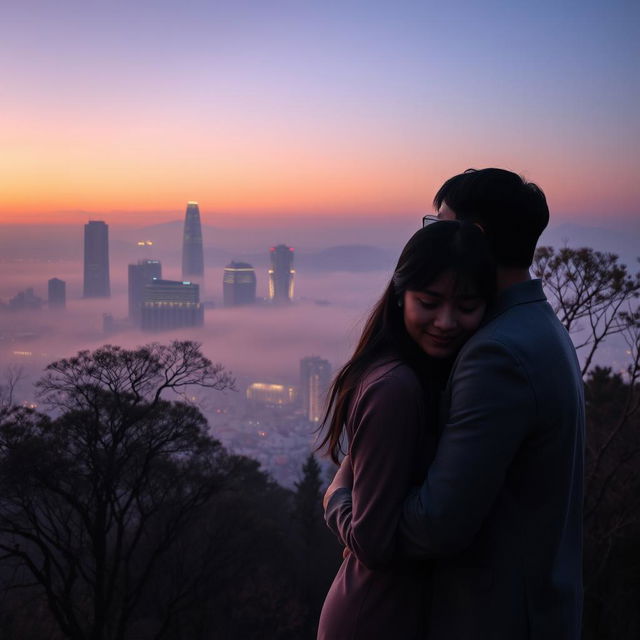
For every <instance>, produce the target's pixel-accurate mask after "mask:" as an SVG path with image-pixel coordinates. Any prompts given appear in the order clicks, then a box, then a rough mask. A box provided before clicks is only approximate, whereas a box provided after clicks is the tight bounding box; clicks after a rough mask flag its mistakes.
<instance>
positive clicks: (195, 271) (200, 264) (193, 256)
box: [182, 202, 204, 280]
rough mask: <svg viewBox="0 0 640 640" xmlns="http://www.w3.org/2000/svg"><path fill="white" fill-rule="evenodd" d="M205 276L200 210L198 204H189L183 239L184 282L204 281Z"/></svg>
mask: <svg viewBox="0 0 640 640" xmlns="http://www.w3.org/2000/svg"><path fill="white" fill-rule="evenodd" d="M203 276H204V258H203V255H202V227H201V226H200V209H199V208H198V203H197V202H189V203H187V212H186V214H185V218H184V235H183V239H182V278H183V279H184V280H202V278H203Z"/></svg>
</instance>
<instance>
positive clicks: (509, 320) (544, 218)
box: [318, 169, 584, 640]
mask: <svg viewBox="0 0 640 640" xmlns="http://www.w3.org/2000/svg"><path fill="white" fill-rule="evenodd" d="M434 204H435V206H436V209H437V216H427V217H426V218H425V226H424V227H423V228H422V229H420V230H419V231H418V232H417V233H416V234H414V236H413V237H412V238H411V239H410V240H409V242H408V243H407V245H406V246H405V248H404V249H403V251H402V254H401V256H400V258H399V260H398V265H397V267H396V270H395V272H394V273H393V276H392V278H391V281H390V282H389V285H388V287H387V289H386V290H385V292H384V294H383V296H382V297H381V299H380V300H379V302H378V303H377V305H376V306H375V307H374V309H373V311H372V313H371V315H370V317H369V319H368V321H367V323H366V325H365V328H364V330H363V333H362V336H361V338H360V341H359V343H358V345H357V347H356V350H355V352H354V354H353V356H352V357H351V359H350V360H349V361H348V362H347V364H346V365H345V366H344V367H343V368H342V369H341V370H340V372H339V373H338V375H337V376H336V378H335V380H334V382H333V385H332V388H331V390H330V395H329V411H328V413H327V416H328V417H327V420H326V421H325V427H326V432H325V438H324V442H323V445H324V446H325V447H326V448H327V450H328V451H329V453H330V454H331V455H332V457H333V458H334V460H336V461H337V459H338V456H339V455H340V454H341V452H342V446H343V444H344V447H345V449H346V451H345V452H346V454H347V455H346V456H345V457H344V459H343V461H342V464H341V466H340V469H339V471H338V473H337V474H336V477H335V479H334V480H333V482H332V483H331V485H330V486H329V488H328V490H327V493H326V495H325V500H324V505H325V518H326V521H327V524H328V526H329V527H330V529H331V530H332V531H333V532H334V533H335V535H336V536H337V537H338V538H339V540H340V542H341V543H342V544H343V545H344V547H345V552H344V561H343V563H342V566H341V567H340V569H339V571H338V574H337V575H336V578H335V580H334V582H333V584H332V586H331V588H330V590H329V593H328V595H327V598H326V601H325V604H324V607H323V610H322V614H321V617H320V623H319V630H318V638H319V639H321V640H376V639H391V638H393V639H398V640H413V639H426V640H525V639H527V640H578V639H579V637H580V626H581V616H582V569H581V567H582V466H583V446H584V397H583V384H582V379H581V375H580V368H579V365H578V362H577V358H576V354H575V350H574V347H573V345H572V343H571V340H570V338H569V336H568V334H567V332H566V331H565V329H564V327H563V326H562V325H561V324H560V322H559V321H558V319H557V318H556V317H555V315H554V313H553V310H552V309H551V307H550V306H549V304H548V303H547V301H546V299H545V296H544V294H543V291H542V286H541V282H540V281H539V280H532V279H531V278H530V276H529V267H530V265H531V262H532V259H533V254H534V251H535V247H536V243H537V241H538V238H539V236H540V234H541V233H542V231H543V229H544V228H545V227H546V225H547V223H548V219H549V210H548V207H547V203H546V199H545V196H544V194H543V192H542V191H541V190H540V189H539V188H538V187H537V186H536V185H534V184H532V183H527V182H526V181H524V180H523V179H522V178H521V177H520V176H518V175H516V174H514V173H511V172H509V171H505V170H502V169H482V170H477V171H476V170H469V171H466V172H465V173H463V174H460V175H457V176H454V177H453V178H451V179H450V180H448V181H447V182H445V184H444V185H443V186H442V187H441V188H440V190H439V191H438V193H437V194H436V197H435V200H434Z"/></svg>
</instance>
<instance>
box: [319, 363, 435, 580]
mask: <svg viewBox="0 0 640 640" xmlns="http://www.w3.org/2000/svg"><path fill="white" fill-rule="evenodd" d="M355 403H356V404H355V407H354V409H353V410H352V411H351V412H350V420H351V421H352V425H350V426H351V427H352V428H351V429H350V432H351V433H352V434H353V435H352V438H351V444H350V447H349V460H350V462H351V469H352V472H353V489H352V494H351V500H348V499H347V500H345V499H344V498H345V496H344V495H342V494H344V493H346V491H345V490H341V489H338V490H337V491H335V492H334V493H333V494H332V495H330V496H329V501H328V504H327V506H326V511H325V518H326V521H327V524H328V526H329V528H330V529H331V530H332V531H333V532H334V533H335V534H336V535H337V536H338V538H339V539H340V540H341V541H342V543H343V544H344V545H345V546H347V547H348V548H349V549H350V550H351V551H352V552H353V553H354V554H355V555H356V557H357V558H358V560H360V561H361V562H362V563H363V564H364V565H365V566H367V567H368V568H370V569H375V568H379V567H382V566H384V565H386V564H388V563H389V562H390V561H391V560H392V559H393V557H394V555H395V553H396V528H397V526H398V522H399V519H400V515H401V513H402V503H403V500H404V498H405V496H406V494H407V492H408V491H409V488H410V486H411V480H412V478H411V475H412V469H413V467H414V466H415V456H416V455H417V453H418V451H417V447H418V439H419V435H420V432H421V431H422V430H423V429H424V428H425V427H426V425H425V424H424V419H425V418H424V410H423V398H422V389H421V387H420V385H419V383H418V381H417V379H416V377H415V374H414V373H413V372H412V371H411V370H410V369H408V368H407V367H405V366H401V365H399V366H398V367H396V368H394V369H392V370H391V371H388V372H386V373H384V374H383V375H381V377H379V378H378V379H376V380H374V381H373V382H371V383H370V384H368V385H367V386H366V387H365V388H364V390H363V391H362V393H361V394H360V395H359V396H358V397H357V398H356V400H355ZM339 498H340V499H339Z"/></svg>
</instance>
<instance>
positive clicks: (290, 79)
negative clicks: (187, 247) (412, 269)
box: [0, 0, 640, 226]
mask: <svg viewBox="0 0 640 640" xmlns="http://www.w3.org/2000/svg"><path fill="white" fill-rule="evenodd" d="M639 17H640V7H638V5H637V4H631V3H628V2H625V1H624V0H615V1H614V2H611V3H607V4H606V5H605V4H603V3H598V2H594V1H593V0H592V1H588V2H584V3H580V4H578V3H572V2H571V3H561V4H560V5H558V4H557V3H554V2H551V0H543V1H542V2H540V3H536V4H535V5H531V4H529V5H518V4H516V5H504V6H503V5H502V4H501V3H498V2H488V3H483V4H482V5H479V4H477V3H472V2H464V1H463V2H461V3H457V4H456V5H451V6H448V5H447V6H444V5H442V6H440V5H438V6H435V5H432V4H431V3H421V2H418V1H417V0H413V1H408V0H401V1H400V2H398V3H393V4H391V3H376V2H368V3H364V2H359V1H353V2H351V1H350V2H347V3H340V4H337V3H322V4H320V3H302V4H301V3H291V2H287V1H283V2H276V3H268V4H264V3H259V2H253V1H251V0H249V1H248V2H246V3H231V2H229V1H228V0H222V1H221V2H218V3H213V4H212V3H206V2H202V1H200V0H192V1H190V2H188V3H186V5H184V6H181V7H179V8H178V7H177V6H176V5H175V4H174V3H169V2H168V0H160V1H159V2H151V1H150V0H141V2H137V3H133V4H130V5H125V4H124V3H111V4H108V5H96V4H95V3H93V4H86V3H80V2H76V1H75V0H74V1H71V2H68V3H63V4H62V5H61V4H59V3H53V2H50V1H47V0H34V2H30V3H27V4H21V3H13V4H10V5H9V6H8V7H7V8H6V11H5V14H4V16H3V23H4V26H5V29H4V33H3V38H2V39H0V55H2V56H3V57H5V58H6V59H10V60H12V65H11V66H10V68H8V69H7V73H6V74H5V79H4V83H3V121H2V123H0V137H1V138H2V139H3V146H4V153H3V159H2V161H1V162H2V163H3V164H2V171H1V172H0V223H11V224H18V223H25V222H27V223H32V224H36V223H38V224H42V223H69V222H78V221H79V220H80V219H86V217H88V215H89V216H90V217H96V218H104V219H108V220H109V222H110V224H126V225H142V224H148V223H150V222H151V221H155V222H163V221H168V220H172V219H175V217H176V212H177V209H176V206H178V203H182V202H184V201H185V200H189V199H191V198H197V199H198V200H199V201H200V202H201V203H203V208H202V213H203V215H207V216H209V215H212V214H216V216H217V220H218V221H219V222H220V223H221V224H226V225H230V224H233V225H239V226H243V225H244V226H248V225H250V224H251V222H252V221H253V222H256V221H262V222H265V221H268V220H270V219H271V218H275V217H282V218H284V219H293V218H296V219H299V220H301V221H305V220H307V219H309V220H310V218H313V217H314V216H324V217H325V218H327V219H332V220H334V219H337V218H339V217H350V218H353V219H360V220H362V219H380V218H382V217H385V216H386V217H388V216H400V215H407V216H414V217H416V218H417V217H418V216H419V215H420V214H421V213H424V212H425V211H427V210H428V209H429V207H430V202H431V198H432V196H433V193H434V192H435V190H436V189H437V187H438V186H439V185H440V184H441V183H442V181H443V180H444V179H446V178H448V177H449V176H451V175H453V174H455V173H458V172H460V171H462V170H464V169H466V168H467V167H482V166H503V167H506V168H510V169H513V170H515V171H518V172H521V173H523V174H524V175H526V176H527V177H528V178H529V179H531V180H533V181H535V182H538V183H539V184H540V185H541V186H542V187H543V189H544V190H545V192H546V193H547V196H548V198H549V202H550V205H551V209H552V212H553V213H554V214H555V215H556V216H558V219H562V220H566V221H576V220H578V219H580V220H584V219H589V220H591V221H594V220H600V221H602V219H603V218H605V219H609V218H611V219H616V220H617V219H627V220H631V219H632V218H633V217H634V216H637V215H638V203H639V201H640V186H639V184H638V181H637V179H636V177H635V173H636V167H637V166H638V163H639V154H640V149H639V147H638V144H637V140H638V139H639V138H640V130H639V127H640V124H639V122H638V119H637V117H636V105H637V103H638V98H639V96H640V81H639V79H638V74H637V72H636V70H635V60H637V58H638V53H639V47H640V45H639V43H638V38H637V37H636V28H637V24H638V19H639ZM309 224H311V222H309Z"/></svg>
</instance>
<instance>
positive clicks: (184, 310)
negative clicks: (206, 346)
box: [141, 279, 204, 331]
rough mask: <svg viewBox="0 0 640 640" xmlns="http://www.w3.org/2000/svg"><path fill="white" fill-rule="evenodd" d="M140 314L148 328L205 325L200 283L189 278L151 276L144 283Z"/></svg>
mask: <svg viewBox="0 0 640 640" xmlns="http://www.w3.org/2000/svg"><path fill="white" fill-rule="evenodd" d="M141 317H142V328H143V329H144V330H146V331H161V330H165V329H178V328H180V327H199V326H202V324H203V322H204V310H203V308H202V305H201V304H200V287H199V286H198V285H197V284H193V283H191V282H187V281H185V282H180V281H174V280H159V279H156V280H152V281H151V283H150V284H146V285H145V286H144V293H143V302H142V314H141Z"/></svg>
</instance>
